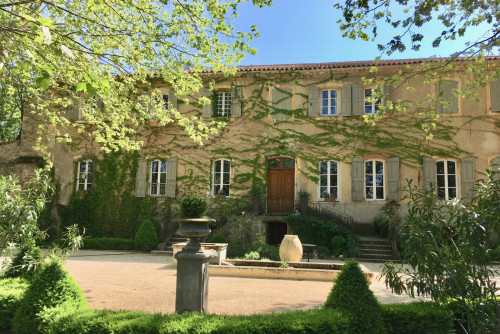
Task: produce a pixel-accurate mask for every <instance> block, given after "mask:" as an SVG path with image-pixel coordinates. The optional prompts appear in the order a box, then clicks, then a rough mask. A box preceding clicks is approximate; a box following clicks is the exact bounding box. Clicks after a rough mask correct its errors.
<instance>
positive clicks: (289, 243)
mask: <svg viewBox="0 0 500 334" xmlns="http://www.w3.org/2000/svg"><path fill="white" fill-rule="evenodd" d="M302 252H303V250H302V244H301V243H300V240H299V237H298V236H296V235H291V234H287V235H285V237H284V238H283V241H282V242H281V245H280V259H281V260H287V261H288V262H300V260H301V259H302Z"/></svg>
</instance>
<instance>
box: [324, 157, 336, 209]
mask: <svg viewBox="0 0 500 334" xmlns="http://www.w3.org/2000/svg"><path fill="white" fill-rule="evenodd" d="M319 198H320V200H322V199H323V200H324V199H325V198H333V199H334V200H336V201H338V200H339V166H338V163H337V162H336V161H321V162H320V163H319Z"/></svg>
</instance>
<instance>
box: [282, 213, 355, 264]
mask: <svg viewBox="0 0 500 334" xmlns="http://www.w3.org/2000/svg"><path fill="white" fill-rule="evenodd" d="M285 222H286V223H287V224H288V225H289V226H290V228H291V229H292V231H293V233H294V234H297V235H298V236H299V238H300V240H301V241H302V243H306V244H315V245H317V246H324V247H328V248H329V249H330V251H333V249H332V244H331V241H332V238H333V237H335V236H337V235H340V236H342V237H343V238H344V239H345V240H346V242H347V244H346V249H345V252H344V253H343V254H342V255H344V256H356V255H358V254H359V242H358V240H357V238H356V236H355V235H354V234H352V233H351V232H350V231H349V230H348V229H347V228H345V227H343V226H340V225H337V224H335V223H333V222H330V221H326V220H323V219H320V218H317V217H314V216H308V215H305V216H302V215H289V216H286V217H285Z"/></svg>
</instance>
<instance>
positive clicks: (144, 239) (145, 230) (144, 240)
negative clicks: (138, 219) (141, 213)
mask: <svg viewBox="0 0 500 334" xmlns="http://www.w3.org/2000/svg"><path fill="white" fill-rule="evenodd" d="M157 246H158V235H157V234H156V230H155V227H154V226H153V223H152V222H151V220H149V219H145V220H143V221H142V224H141V226H139V229H138V230H137V233H136V234H135V239H134V247H135V249H138V250H141V251H143V252H149V251H151V250H153V249H155V248H156V247H157Z"/></svg>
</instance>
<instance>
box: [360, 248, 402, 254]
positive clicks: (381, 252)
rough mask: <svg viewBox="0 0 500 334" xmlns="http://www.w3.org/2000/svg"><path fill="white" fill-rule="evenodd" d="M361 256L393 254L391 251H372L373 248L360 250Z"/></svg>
mask: <svg viewBox="0 0 500 334" xmlns="http://www.w3.org/2000/svg"><path fill="white" fill-rule="evenodd" d="M360 253H361V254H391V255H392V254H394V252H393V251H392V249H373V248H363V249H360Z"/></svg>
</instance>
